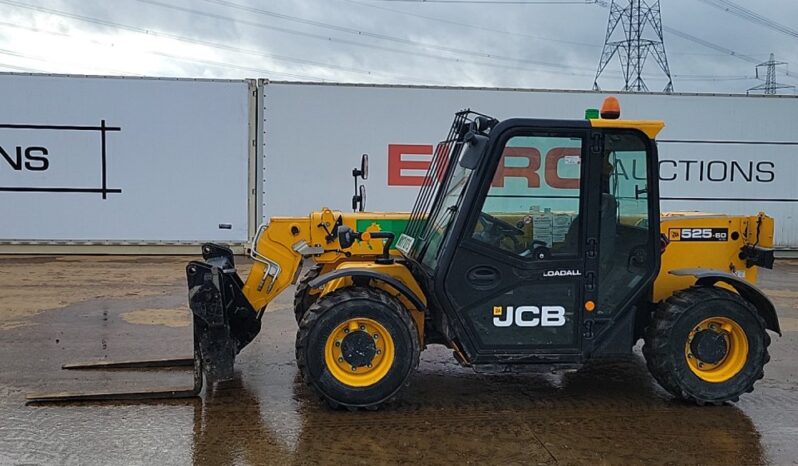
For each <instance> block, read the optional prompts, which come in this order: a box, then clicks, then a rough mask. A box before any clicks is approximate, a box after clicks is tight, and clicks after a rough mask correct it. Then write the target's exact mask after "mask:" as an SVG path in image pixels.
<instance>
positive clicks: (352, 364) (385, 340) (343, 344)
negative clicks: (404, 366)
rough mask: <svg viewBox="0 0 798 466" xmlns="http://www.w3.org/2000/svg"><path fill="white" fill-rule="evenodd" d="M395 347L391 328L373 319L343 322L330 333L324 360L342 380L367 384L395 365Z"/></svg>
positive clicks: (328, 367) (362, 384)
mask: <svg viewBox="0 0 798 466" xmlns="http://www.w3.org/2000/svg"><path fill="white" fill-rule="evenodd" d="M394 354H395V349H394V344H393V338H391V334H390V333H388V330H387V329H386V328H385V327H384V326H383V325H382V324H380V323H379V322H377V321H376V320H372V319H367V318H362V317H357V318H354V319H349V320H347V321H344V322H342V323H341V324H340V325H338V326H337V327H335V330H333V331H332V333H330V335H329V336H328V337H327V342H326V343H325V345H324V361H325V363H326V364H327V369H328V370H329V371H330V373H331V374H332V375H333V377H335V378H336V379H337V380H338V381H339V382H341V383H343V384H345V385H349V386H350V387H368V386H370V385H374V384H375V383H377V382H379V381H380V380H382V378H383V377H385V374H387V373H388V371H389V370H390V369H391V366H392V365H393V359H394Z"/></svg>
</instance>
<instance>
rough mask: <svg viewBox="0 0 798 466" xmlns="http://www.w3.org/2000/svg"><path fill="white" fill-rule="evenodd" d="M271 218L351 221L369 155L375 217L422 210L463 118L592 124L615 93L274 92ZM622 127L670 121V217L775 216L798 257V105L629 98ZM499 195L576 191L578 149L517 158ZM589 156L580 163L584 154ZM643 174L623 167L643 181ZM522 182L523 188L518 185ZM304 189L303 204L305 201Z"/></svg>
mask: <svg viewBox="0 0 798 466" xmlns="http://www.w3.org/2000/svg"><path fill="white" fill-rule="evenodd" d="M263 88H264V91H263V96H264V98H263V110H264V118H265V123H264V126H265V127H264V134H265V136H264V141H263V153H264V164H263V167H264V171H263V206H264V210H263V212H264V216H265V217H266V218H268V217H269V216H271V215H306V214H307V213H308V212H310V211H313V210H317V209H319V208H320V207H322V206H328V207H331V208H334V209H339V210H349V209H350V207H349V205H350V199H351V196H352V194H353V192H352V178H351V176H350V173H351V168H352V167H354V166H355V165H356V164H357V161H358V160H359V157H360V154H362V153H368V154H369V155H370V162H371V177H370V178H369V180H367V181H366V182H365V185H366V187H367V189H368V197H367V199H368V200H367V206H366V207H367V209H369V210H381V211H386V210H392V211H408V210H410V209H411V208H412V206H413V203H414V201H415V198H416V195H417V193H418V187H419V186H420V185H421V183H422V180H423V177H424V175H425V174H426V171H427V169H428V168H429V164H430V162H431V159H432V154H433V150H434V147H435V145H436V143H437V142H438V141H440V140H441V139H443V138H444V137H445V136H446V134H447V132H448V129H449V126H450V124H451V121H452V118H453V115H454V113H455V112H457V111H458V110H462V109H464V108H471V109H473V110H475V111H479V112H481V113H485V114H488V115H491V116H493V117H495V118H498V119H500V120H502V119H507V118H511V117H529V118H544V119H580V118H582V117H583V116H584V111H585V109H586V108H596V107H599V106H600V105H601V102H602V100H603V99H604V97H605V96H606V95H609V94H607V93H597V92H588V91H549V90H517V89H512V90H510V89H467V88H434V87H403V86H363V85H325V84H296V83H275V82H270V83H268V84H264V85H263ZM618 97H619V100H620V103H621V117H622V118H627V119H660V120H664V121H665V128H664V129H663V131H662V132H661V133H660V135H659V136H658V139H657V146H658V151H659V169H660V192H661V199H662V203H661V208H662V210H663V211H677V210H690V211H702V212H718V213H729V214H756V213H757V212H759V211H765V212H767V213H768V214H769V215H771V216H773V217H775V219H776V242H777V244H780V245H783V246H792V247H798V183H795V179H797V178H798V131H796V130H795V122H796V121H798V98H795V97H778V98H772V97H761V96H760V97H746V96H718V95H687V94H684V95H680V94H673V95H663V94H621V95H618ZM508 150H512V151H513V153H508V154H506V155H507V157H505V163H506V166H502V167H499V169H498V173H497V176H496V177H495V178H494V180H493V183H494V185H497V184H498V185H499V186H501V184H502V183H506V182H510V181H509V180H511V179H519V178H520V179H524V180H526V183H528V185H529V186H548V187H549V188H551V189H573V188H574V187H576V185H577V184H578V180H577V179H574V178H573V177H571V176H568V170H565V169H564V168H565V166H564V163H565V161H566V160H568V157H569V155H573V154H571V153H570V152H569V151H572V149H568V148H556V147H553V148H546V149H545V150H536V149H534V148H521V147H514V148H510V149H508ZM576 155H578V154H576ZM640 170H641V167H636V166H634V164H633V165H632V166H616V167H615V173H616V174H618V176H627V177H635V178H641V177H642V174H641V173H639V171H640ZM512 182H518V181H512ZM297 186H301V187H302V195H301V196H298V195H297Z"/></svg>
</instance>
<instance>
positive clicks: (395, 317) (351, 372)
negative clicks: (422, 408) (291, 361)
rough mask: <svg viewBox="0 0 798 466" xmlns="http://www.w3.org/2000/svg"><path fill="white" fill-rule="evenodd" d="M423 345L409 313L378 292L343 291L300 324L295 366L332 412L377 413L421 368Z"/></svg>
mask: <svg viewBox="0 0 798 466" xmlns="http://www.w3.org/2000/svg"><path fill="white" fill-rule="evenodd" d="M419 353H420V349H419V342H418V335H417V332H416V327H415V324H414V323H413V321H412V319H411V317H410V315H409V313H408V311H407V310H406V309H405V308H404V306H403V305H402V304H401V303H400V302H399V301H397V300H396V299H395V298H393V297H392V296H390V295H389V294H387V293H385V292H384V291H381V290H377V289H368V288H360V287H351V288H343V289H340V290H337V291H335V292H333V293H330V294H329V295H326V296H324V297H323V298H320V299H319V300H318V301H317V302H316V303H315V304H313V305H312V306H311V307H310V309H308V311H307V312H306V313H305V316H304V317H303V318H302V320H301V321H300V324H299V331H298V332H297V342H296V359H297V365H298V366H299V369H300V371H301V372H302V377H303V378H304V379H305V382H306V383H308V384H309V385H311V386H312V387H313V388H314V389H315V390H316V391H317V392H318V393H319V395H321V397H322V398H323V399H324V400H326V401H327V403H328V404H329V405H330V406H332V407H339V406H342V407H347V408H350V409H355V408H368V409H374V408H376V407H377V406H378V405H380V404H381V403H384V402H386V401H388V400H389V399H391V398H392V397H393V396H394V395H395V394H396V393H397V392H398V391H399V389H401V388H402V387H403V386H404V385H406V383H407V379H408V377H409V375H410V373H411V371H412V370H413V369H415V368H416V367H417V366H418V358H419Z"/></svg>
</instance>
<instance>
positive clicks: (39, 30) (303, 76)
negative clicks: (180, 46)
mask: <svg viewBox="0 0 798 466" xmlns="http://www.w3.org/2000/svg"><path fill="white" fill-rule="evenodd" d="M0 26H6V27H11V28H16V29H23V30H27V31H31V32H36V33H43V34H49V35H54V36H59V37H65V38H68V39H76V37H74V36H72V35H71V34H69V33H65V32H60V31H50V30H45V29H42V28H38V27H32V26H23V25H21V24H14V23H8V22H5V21H0ZM82 40H85V41H87V42H90V43H93V44H97V45H102V46H106V47H109V46H110V44H108V43H107V42H105V41H99V40H93V39H82ZM144 52H145V53H147V54H150V55H157V56H161V57H164V58H169V59H172V60H180V61H186V62H191V63H196V64H202V65H210V66H215V67H220V68H237V69H241V70H245V71H257V72H259V73H264V74H267V75H276V76H284V77H287V78H296V79H309V80H318V81H326V79H324V78H320V77H318V76H311V75H307V74H294V73H285V72H280V71H273V70H266V69H263V68H254V67H241V66H239V65H235V64H232V63H226V62H218V61H208V60H198V59H193V58H188V57H185V56H183V57H180V56H176V55H170V54H167V53H165V52H160V51H152V50H148V51H144ZM38 59H39V60H42V61H45V59H44V58H38ZM117 73H120V74H133V73H128V72H119V71H117ZM138 76H141V75H138Z"/></svg>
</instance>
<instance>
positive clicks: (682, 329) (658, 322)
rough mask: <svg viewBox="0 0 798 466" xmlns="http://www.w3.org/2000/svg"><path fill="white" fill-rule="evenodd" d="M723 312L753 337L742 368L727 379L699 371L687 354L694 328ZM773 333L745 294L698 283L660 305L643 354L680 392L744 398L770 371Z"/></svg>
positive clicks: (662, 380)
mask: <svg viewBox="0 0 798 466" xmlns="http://www.w3.org/2000/svg"><path fill="white" fill-rule="evenodd" d="M712 317H722V318H726V319H730V320H733V321H734V322H735V323H736V324H737V325H739V326H740V327H741V328H742V330H743V332H744V333H745V337H746V339H747V342H748V355H747V358H746V361H745V363H744V365H743V366H742V368H741V369H740V370H739V372H737V373H736V374H735V375H733V376H732V377H731V378H729V379H728V380H726V381H722V382H708V381H706V380H703V379H702V378H700V377H698V376H697V375H696V374H695V373H694V372H693V371H692V370H691V368H690V366H689V364H688V363H687V359H686V357H685V343H686V342H687V341H688V336H689V334H690V332H691V331H692V330H693V328H695V326H696V325H698V324H699V323H700V322H702V321H704V320H705V319H709V318H712ZM768 345H770V335H768V333H767V331H766V329H765V321H764V319H762V317H761V316H760V315H759V313H758V312H757V310H756V308H755V307H754V306H753V305H752V304H751V303H750V302H748V301H746V300H745V299H743V298H742V297H741V296H740V295H738V294H736V293H733V292H731V291H728V290H724V289H722V288H715V287H693V288H689V289H687V290H683V291H679V292H676V293H675V294H674V295H673V296H671V297H670V298H668V299H667V300H665V301H664V302H663V303H661V304H660V305H659V307H658V308H657V310H656V312H655V313H654V317H653V320H652V321H651V323H650V324H649V326H648V327H647V328H646V332H645V344H644V346H643V355H644V356H645V358H646V363H647V365H648V369H649V371H650V372H651V375H653V376H654V378H655V379H656V380H657V382H658V383H659V384H660V385H661V386H662V387H663V388H664V389H665V390H667V391H668V392H670V393H671V394H672V395H674V396H675V397H677V398H681V399H683V400H686V401H690V402H694V403H696V404H699V405H705V404H714V405H720V404H723V403H724V402H727V401H738V400H739V397H740V395H741V394H743V393H749V392H751V391H753V389H754V383H755V382H756V381H757V380H759V379H761V378H762V377H763V376H764V366H765V364H766V363H767V362H768V361H769V360H770V356H769V354H768V349H767V348H768Z"/></svg>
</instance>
